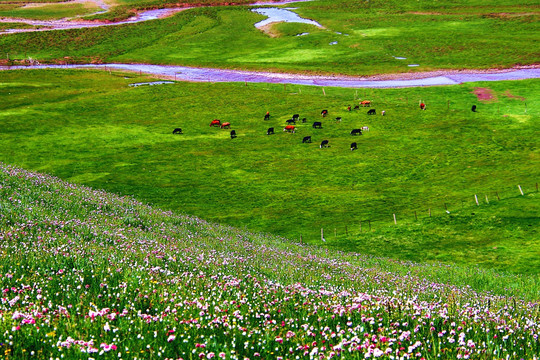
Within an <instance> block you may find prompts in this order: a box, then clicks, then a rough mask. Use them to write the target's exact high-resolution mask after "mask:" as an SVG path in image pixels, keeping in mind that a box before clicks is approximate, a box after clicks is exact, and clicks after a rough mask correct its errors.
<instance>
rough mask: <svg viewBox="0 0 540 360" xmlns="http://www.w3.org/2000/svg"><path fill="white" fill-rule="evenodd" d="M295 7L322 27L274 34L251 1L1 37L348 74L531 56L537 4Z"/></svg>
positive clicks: (85, 53)
mask: <svg viewBox="0 0 540 360" xmlns="http://www.w3.org/2000/svg"><path fill="white" fill-rule="evenodd" d="M368 4H370V5H368ZM284 6H290V5H284ZM294 7H297V9H296V10H294V11H296V12H297V13H298V14H299V15H301V16H303V17H306V18H310V19H314V20H316V21H318V22H319V23H321V24H322V25H323V26H324V28H318V27H315V26H313V25H306V24H298V23H281V24H275V25H274V26H273V28H272V29H271V32H272V33H273V34H275V35H278V36H277V37H270V36H269V35H268V34H266V33H265V32H263V31H261V30H258V29H256V28H255V27H254V26H253V25H254V24H255V23H256V22H258V21H261V20H263V19H265V17H264V16H262V15H259V14H257V13H254V12H252V11H250V9H251V8H253V7H250V6H229V7H205V8H195V9H189V10H185V11H183V12H180V13H178V14H176V15H174V16H173V17H171V18H167V19H161V20H156V21H148V22H144V23H139V24H130V25H122V26H108V27H103V28H93V29H72V30H66V31H53V32H39V33H22V34H12V35H9V36H2V37H0V49H1V52H2V53H6V54H7V53H9V54H10V58H11V59H15V60H16V59H23V58H25V57H26V56H30V57H32V58H35V59H38V60H39V61H41V62H47V61H49V62H52V61H55V60H58V59H61V60H64V58H65V57H69V58H70V61H75V62H88V61H90V60H93V61H102V62H127V63H129V62H138V63H155V64H179V65H190V66H208V67H222V68H242V69H253V70H275V71H293V72H310V73H342V74H351V75H371V74H380V73H395V72H398V73H399V72H411V71H427V70H434V69H463V68H480V69H484V68H493V67H511V66H514V65H516V64H531V63H534V62H535V61H536V60H535V59H537V57H538V56H537V54H538V50H539V48H538V42H537V41H536V39H537V33H538V26H537V24H538V14H539V12H538V7H537V6H535V5H534V4H533V2H531V1H521V2H520V3H517V4H515V3H513V4H510V2H505V1H498V2H496V3H495V4H492V6H487V5H486V3H485V2H483V1H477V2H467V5H464V4H463V3H455V4H454V3H452V4H450V3H447V2H443V3H433V2H423V1H422V2H416V1H406V2H390V1H389V2H382V1H379V2H374V3H373V4H372V2H369V3H367V2H366V3H365V4H363V5H359V4H358V3H357V2H352V1H337V2H335V1H332V2H330V1H313V2H303V3H297V4H294ZM114 11H115V10H113V12H114ZM109 15H110V14H108V15H107V14H102V15H99V16H105V17H106V16H109ZM114 16H117V15H114ZM304 32H307V33H309V34H308V35H305V36H296V35H297V34H300V33H304ZM334 42H337V44H334V45H332V44H333V43H334ZM0 56H1V57H2V58H4V54H0ZM396 57H404V58H406V60H399V59H396ZM414 64H417V65H419V66H418V67H414V68H411V67H409V66H408V65H414Z"/></svg>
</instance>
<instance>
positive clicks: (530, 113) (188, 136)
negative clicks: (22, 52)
mask: <svg viewBox="0 0 540 360" xmlns="http://www.w3.org/2000/svg"><path fill="white" fill-rule="evenodd" d="M0 74H1V75H2V81H1V83H0V96H1V97H2V99H4V101H2V103H1V104H0V122H1V123H2V128H1V130H0V135H1V136H0V160H2V161H4V162H6V163H10V164H16V165H18V166H22V167H24V168H27V169H33V170H38V171H41V172H46V173H51V174H54V175H57V176H59V177H61V178H63V179H66V180H69V181H72V182H76V183H81V184H86V185H91V186H93V187H95V188H103V189H107V190H109V191H113V192H116V193H120V194H126V195H133V196H135V197H136V198H138V199H141V200H144V201H149V202H150V203H152V204H156V205H159V206H160V207H163V208H165V209H173V210H179V211H181V212H183V213H188V214H193V215H197V216H200V217H202V218H204V219H207V220H211V221H216V222H219V223H224V224H232V225H235V226H240V227H244V226H245V227H246V228H248V229H250V230H255V231H264V232H270V233H274V234H279V235H282V236H285V237H288V238H290V239H296V240H297V241H298V240H299V238H300V235H302V237H303V241H304V242H309V243H312V244H323V243H322V242H321V241H320V229H321V228H324V229H325V238H326V243H324V245H326V246H329V247H336V248H339V249H342V250H346V251H361V252H365V253H371V254H377V255H379V256H389V257H395V258H401V259H409V260H422V261H423V260H427V261H430V260H443V261H449V262H450V261H451V262H457V263H462V264H471V263H472V264H477V263H479V264H482V265H483V266H485V267H493V268H498V269H504V270H511V271H515V272H520V273H537V272H538V269H540V266H538V255H539V249H540V248H539V244H538V238H539V236H538V225H539V218H540V217H539V213H540V211H539V203H538V193H536V189H535V183H536V182H538V178H539V175H540V166H539V163H540V161H539V153H538V139H537V134H538V133H539V130H540V129H539V127H540V123H539V122H538V114H539V111H540V109H539V105H538V104H537V102H536V101H534V99H536V97H537V94H538V91H539V89H538V87H539V82H538V80H524V81H506V82H489V83H477V84H463V85H459V86H446V87H429V88H408V89H385V90H375V89H359V90H354V89H339V88H325V93H326V95H324V94H323V92H322V90H321V88H317V87H301V86H293V85H287V86H283V85H272V84H248V86H245V84H243V83H241V84H238V83H236V84H234V83H233V84H223V83H215V84H211V83H208V84H201V83H198V84H195V83H176V84H172V85H161V86H152V87H150V86H146V87H145V86H142V87H136V88H132V87H128V86H127V85H128V84H129V83H133V82H138V81H145V80H148V79H147V78H146V77H139V76H136V75H126V74H125V73H115V72H113V73H111V74H107V73H103V72H97V71H52V70H46V71H12V72H2V73H0ZM475 87H487V88H490V89H491V90H492V91H493V94H494V95H495V98H494V100H492V101H489V102H479V101H477V99H476V95H474V94H473V93H472V91H473V90H474V88H475ZM355 98H356V100H355ZM358 98H362V99H370V100H372V101H373V104H374V108H376V109H377V111H380V110H383V109H384V110H386V113H387V115H386V116H385V117H382V116H380V115H377V116H368V115H366V111H365V109H362V110H360V111H353V112H348V111H347V110H346V107H347V105H349V104H352V105H354V104H355V103H357V101H358ZM420 100H422V101H424V102H425V103H426V104H427V105H428V109H427V110H426V111H420V110H419V109H418V102H419V101H420ZM261 104H263V105H261ZM472 104H477V106H478V112H476V113H473V112H471V111H470V108H471V105H472ZM323 108H326V109H329V111H330V115H329V117H328V118H325V119H321V116H320V111H321V109H323ZM266 111H270V113H271V114H272V118H271V120H269V121H264V120H263V119H262V118H263V115H264V114H265V113H266ZM294 113H299V114H300V117H301V118H302V117H306V118H307V119H308V121H307V123H306V124H299V125H298V131H297V133H296V134H286V133H284V132H283V131H281V129H282V127H283V126H284V125H285V120H287V119H288V118H290V117H291V116H292V114H294ZM338 116H341V117H342V118H343V120H342V121H341V122H340V123H338V122H336V121H334V120H333V119H334V118H335V117H338ZM215 118H219V119H221V120H223V121H230V122H231V123H232V128H233V129H235V130H236V131H237V132H238V137H237V138H236V139H230V137H229V131H228V130H221V129H218V128H211V127H209V126H208V124H209V122H210V121H211V120H212V119H215ZM316 120H322V121H323V129H320V130H315V129H312V127H311V124H312V122H313V121H316ZM360 126H369V128H370V131H369V132H366V133H365V134H364V135H362V136H361V137H360V136H359V137H352V136H351V135H350V134H349V132H350V130H351V129H353V128H358V127H360ZM175 127H181V128H182V129H183V130H184V134H183V135H175V136H173V135H172V134H171V132H172V129H174V128H175ZM269 127H274V128H275V130H276V134H275V135H273V136H267V135H266V130H267V128H269ZM306 135H311V136H312V137H313V140H314V142H313V143H311V144H302V143H301V140H302V137H303V136H306ZM323 139H328V140H329V141H330V145H331V147H330V148H327V149H320V148H319V142H320V141H321V140H323ZM352 141H356V142H357V143H358V147H359V150H357V151H354V152H351V151H350V150H349V145H350V143H351V142H352ZM517 185H521V186H522V187H523V189H524V191H525V196H521V195H520V193H519V190H518V188H517ZM496 192H497V193H498V195H499V197H500V200H498V199H497V197H496ZM474 194H477V195H478V197H479V199H480V201H481V205H480V206H476V204H475V203H474V198H473V196H474ZM485 195H487V196H488V200H489V201H490V203H489V204H486V201H485ZM445 204H446V205H445ZM445 206H446V207H445ZM428 209H431V212H432V217H428ZM446 209H448V210H449V211H450V214H447V213H446ZM415 211H416V212H417V216H418V220H416V219H415V218H414V212H415ZM393 214H396V216H397V220H398V224H397V225H394V223H393ZM368 220H369V221H370V225H371V226H372V231H371V232H367V230H368V225H367V221H368ZM360 222H362V227H363V229H362V232H360V228H359V227H360V226H359V225H360ZM346 226H347V233H345V227H346ZM334 229H336V235H337V236H335V235H334Z"/></svg>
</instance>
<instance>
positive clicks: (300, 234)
mask: <svg viewBox="0 0 540 360" xmlns="http://www.w3.org/2000/svg"><path fill="white" fill-rule="evenodd" d="M300 245H302V234H300Z"/></svg>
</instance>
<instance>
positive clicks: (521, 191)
mask: <svg viewBox="0 0 540 360" xmlns="http://www.w3.org/2000/svg"><path fill="white" fill-rule="evenodd" d="M518 189H519V192H520V193H521V195H523V190H521V185H518Z"/></svg>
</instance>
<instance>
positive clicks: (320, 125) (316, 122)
mask: <svg viewBox="0 0 540 360" xmlns="http://www.w3.org/2000/svg"><path fill="white" fill-rule="evenodd" d="M312 126H313V128H314V129H322V123H321V122H320V121H315V122H314V123H313V125H312Z"/></svg>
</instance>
